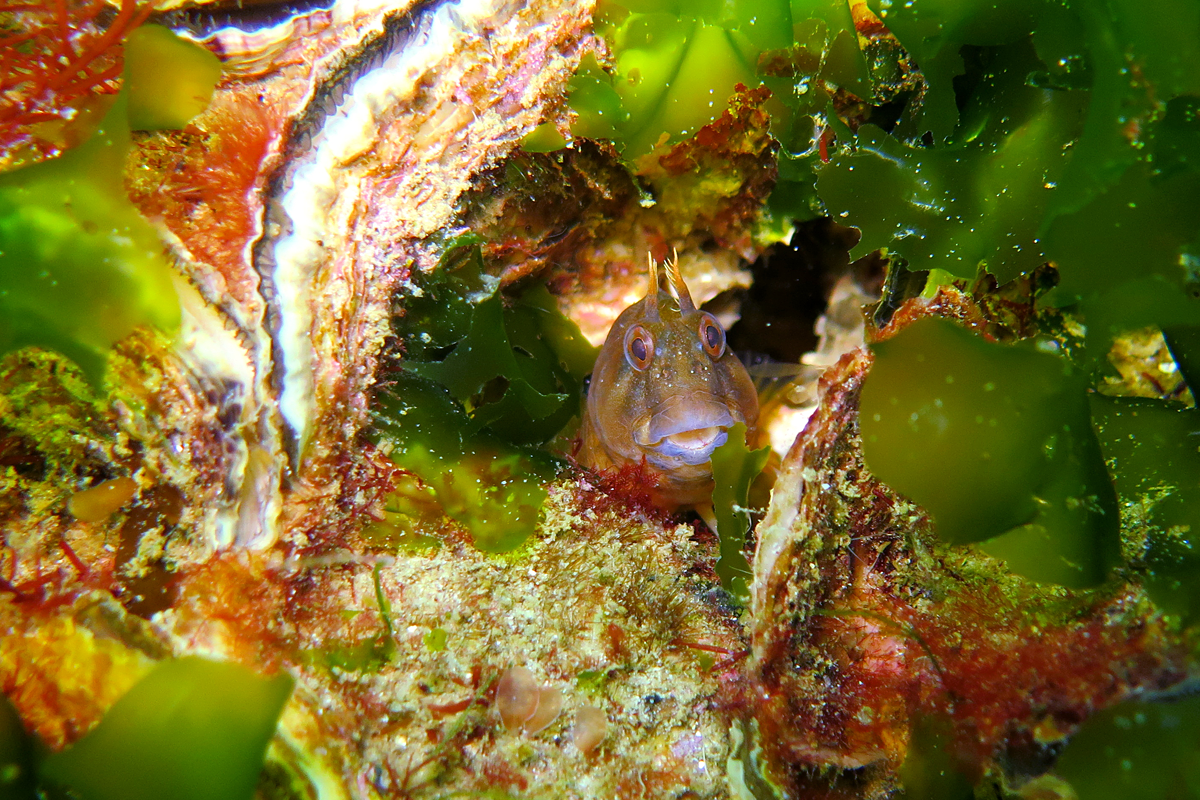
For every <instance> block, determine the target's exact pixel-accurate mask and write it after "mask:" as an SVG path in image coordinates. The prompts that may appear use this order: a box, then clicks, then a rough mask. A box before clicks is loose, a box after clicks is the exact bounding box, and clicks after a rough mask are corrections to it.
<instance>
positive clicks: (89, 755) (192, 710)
mask: <svg viewBox="0 0 1200 800" xmlns="http://www.w3.org/2000/svg"><path fill="white" fill-rule="evenodd" d="M291 692H292V679H291V678H290V677H288V676H287V675H282V674H281V675H278V676H276V677H274V678H262V677H259V676H258V675H255V674H254V673H253V672H251V671H249V670H248V669H246V668H245V667H243V666H240V665H238V664H232V663H223V662H217V661H210V660H207V659H204V658H197V657H186V658H180V659H176V660H173V661H165V662H163V663H161V664H159V665H158V666H157V667H156V668H155V669H154V670H153V671H152V672H151V673H150V674H149V675H147V676H146V677H145V678H143V679H142V680H141V681H139V682H138V683H137V684H136V685H135V686H134V687H133V688H132V689H130V690H129V692H128V693H127V694H125V695H124V696H123V697H122V698H121V699H120V700H118V701H117V702H116V703H115V704H114V705H113V707H112V708H111V709H109V711H108V713H107V714H105V715H104V718H103V719H102V720H101V721H100V724H99V725H98V726H97V727H96V728H95V729H94V730H92V731H91V732H90V733H89V734H88V735H87V736H85V737H84V738H83V739H80V740H79V741H78V742H76V743H75V744H74V745H72V746H71V747H69V748H67V749H66V750H64V751H62V752H61V753H56V754H54V755H51V756H49V757H48V758H47V759H46V761H45V762H44V763H43V765H42V770H41V772H42V775H43V777H44V778H45V779H47V780H49V781H51V782H53V783H56V784H60V785H65V786H69V787H71V789H73V790H74V791H76V792H78V793H79V795H80V796H81V797H83V798H84V800H158V798H163V797H172V798H176V799H177V800H248V799H249V798H250V797H251V796H252V795H253V793H254V787H255V784H256V783H257V781H258V776H259V773H260V772H261V770H262V765H263V758H264V756H265V755H266V751H267V745H268V743H269V742H270V740H271V737H272V736H273V735H274V733H275V726H276V723H277V722H278V720H279V715H280V713H281V712H282V710H283V705H284V703H285V702H287V699H288V696H289V695H290V694H291Z"/></svg>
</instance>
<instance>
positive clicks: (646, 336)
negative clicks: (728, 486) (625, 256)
mask: <svg viewBox="0 0 1200 800" xmlns="http://www.w3.org/2000/svg"><path fill="white" fill-rule="evenodd" d="M664 272H665V275H666V278H667V287H668V289H669V291H668V290H667V289H664V288H663V284H662V274H663V273H664ZM757 421H758V395H757V393H756V392H755V388H754V384H753V382H752V381H751V379H750V376H749V375H748V374H747V372H746V368H745V367H744V366H742V362H741V361H739V360H738V358H737V356H735V355H734V354H733V353H732V352H731V351H730V350H729V347H728V346H727V344H726V341H725V330H724V328H722V327H721V323H719V322H718V321H717V319H716V317H714V316H713V315H712V314H709V313H708V312H706V311H701V310H700V309H698V308H696V305H695V303H694V302H693V301H692V296H691V293H690V292H689V291H688V288H687V285H686V284H685V283H684V282H683V278H682V277H680V274H679V264H678V260H677V259H675V260H671V261H668V262H666V264H665V265H659V264H657V263H655V262H654V260H653V259H651V260H650V286H649V291H648V292H647V293H646V296H645V297H643V298H642V299H641V300H639V301H638V302H636V303H634V304H633V305H631V306H630V307H629V308H627V309H625V310H624V311H623V312H621V315H620V316H619V317H617V320H616V322H614V323H613V326H612V329H611V330H609V332H608V337H607V338H606V339H605V340H604V345H603V347H601V348H600V354H599V356H598V357H597V358H596V367H595V369H594V370H593V372H592V381H591V385H590V386H589V388H588V395H587V408H586V411H585V413H584V417H583V425H582V428H581V436H582V439H583V445H582V449H581V451H580V460H581V462H582V463H583V464H585V465H586V466H590V467H594V468H596V469H606V468H609V467H614V466H616V467H620V466H625V465H628V464H637V463H644V464H645V465H646V467H647V468H649V470H650V471H651V472H652V473H653V474H654V475H655V476H656V477H657V478H658V485H657V487H656V490H655V494H654V499H655V501H656V502H657V503H658V504H659V505H661V506H662V507H663V508H665V509H667V510H669V511H676V510H679V509H683V508H693V507H703V506H707V505H708V504H710V503H711V501H712V491H713V473H712V461H711V459H712V453H713V451H714V450H715V449H717V448H718V447H720V446H721V445H722V444H724V443H725V442H726V440H727V439H728V438H729V430H730V429H731V428H733V426H734V425H736V424H738V423H739V422H741V423H745V425H746V429H747V434H748V435H749V434H750V433H752V432H753V430H754V427H755V424H756V423H757Z"/></svg>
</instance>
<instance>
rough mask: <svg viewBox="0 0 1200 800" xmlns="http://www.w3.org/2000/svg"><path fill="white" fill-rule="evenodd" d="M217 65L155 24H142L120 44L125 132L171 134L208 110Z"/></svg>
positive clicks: (208, 54) (200, 50)
mask: <svg viewBox="0 0 1200 800" xmlns="http://www.w3.org/2000/svg"><path fill="white" fill-rule="evenodd" d="M220 77H221V61H220V59H218V58H217V57H216V56H215V55H213V54H212V53H211V52H209V51H208V50H206V49H205V48H203V47H201V46H200V45H198V44H196V43H195V42H189V41H187V40H185V39H181V38H179V37H178V36H176V35H175V34H174V33H172V32H171V31H170V30H168V29H167V28H164V27H162V26H161V25H142V26H141V27H139V28H138V29H136V30H135V31H133V32H132V33H130V34H129V36H128V37H127V38H126V40H125V87H126V90H127V91H128V93H129V127H130V129H131V130H135V131H155V130H177V129H179V128H182V127H184V126H185V125H187V124H188V123H189V122H191V121H192V119H193V118H194V117H195V116H196V115H197V114H199V113H200V112H201V111H203V110H204V109H205V108H206V107H207V106H208V101H209V100H210V99H211V98H212V93H213V89H214V88H215V87H216V85H217V81H218V80H219V79H220Z"/></svg>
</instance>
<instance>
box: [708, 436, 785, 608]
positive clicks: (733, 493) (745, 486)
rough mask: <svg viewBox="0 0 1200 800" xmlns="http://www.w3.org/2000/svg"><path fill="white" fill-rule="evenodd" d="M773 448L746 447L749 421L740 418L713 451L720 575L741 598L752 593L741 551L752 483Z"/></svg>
mask: <svg viewBox="0 0 1200 800" xmlns="http://www.w3.org/2000/svg"><path fill="white" fill-rule="evenodd" d="M770 452H771V448H769V447H763V448H760V449H758V450H751V449H750V448H749V447H747V446H746V425H745V424H744V423H740V422H739V423H738V424H737V425H735V426H733V428H732V429H731V430H730V431H729V438H728V439H727V440H726V442H725V444H723V445H721V446H720V447H718V448H717V449H716V450H714V451H713V455H712V468H713V481H714V488H713V513H714V515H715V516H716V519H717V536H718V537H719V538H720V540H721V555H720V557H719V558H718V559H717V575H718V576H720V578H721V585H722V586H724V587H725V589H726V591H728V592H729V593H730V594H731V595H733V596H734V597H735V598H737V599H738V600H739V601H741V602H746V601H747V600H748V599H749V597H750V591H749V579H750V575H751V571H750V564H749V562H748V561H747V560H746V556H745V554H744V553H743V552H742V548H743V547H745V546H746V534H747V533H748V532H749V530H750V514H749V512H748V511H747V510H746V505H747V503H748V502H749V497H750V484H751V483H753V481H754V479H755V478H756V477H758V474H759V473H760V472H762V471H763V467H764V466H766V463H767V457H768V456H769V455H770Z"/></svg>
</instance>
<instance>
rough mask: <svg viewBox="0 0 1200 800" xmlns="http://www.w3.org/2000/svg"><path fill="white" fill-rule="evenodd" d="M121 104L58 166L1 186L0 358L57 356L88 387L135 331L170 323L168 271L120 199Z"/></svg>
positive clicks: (153, 236)
mask: <svg viewBox="0 0 1200 800" xmlns="http://www.w3.org/2000/svg"><path fill="white" fill-rule="evenodd" d="M129 146H130V140H129V130H128V128H127V127H126V125H125V95H124V94H121V95H118V99H117V101H116V103H115V104H114V105H113V106H112V107H111V108H110V109H109V112H108V114H107V115H106V116H105V118H104V121H103V122H102V123H101V125H100V128H99V130H97V131H96V133H95V134H94V135H93V136H92V138H91V139H89V140H88V141H87V142H86V143H85V144H83V145H82V146H80V147H78V148H76V149H74V150H70V151H68V152H67V153H65V154H64V155H62V156H61V157H59V158H57V159H53V160H50V161H43V162H41V163H38V164H34V165H31V166H27V167H24V168H22V169H19V170H16V171H15V172H11V173H8V174H6V175H3V176H0V353H3V352H7V351H10V350H14V349H17V348H20V347H24V346H27V345H40V346H43V347H48V348H51V349H54V350H58V351H59V352H61V353H63V354H64V355H66V356H68V357H70V358H71V359H73V360H74V361H76V363H78V364H79V365H80V367H82V368H83V370H84V372H85V374H87V376H88V378H89V379H90V380H92V381H93V382H97V381H98V380H99V378H100V376H101V374H102V373H103V369H104V360H105V356H106V353H107V351H108V349H109V347H111V346H112V344H113V343H114V342H116V341H118V340H120V339H122V338H124V337H125V336H127V335H128V334H129V333H130V332H131V331H132V330H133V329H134V328H136V327H137V326H139V325H145V324H152V325H157V326H159V327H161V328H165V329H170V328H172V327H174V326H175V325H176V324H177V323H178V320H179V301H178V298H177V297H176V294H175V289H174V286H173V284H172V280H173V271H172V269H171V267H170V266H169V264H168V263H167V260H166V258H165V257H164V252H163V245H162V242H161V241H160V239H159V237H158V234H157V232H156V231H155V230H154V228H153V227H152V226H151V225H150V224H149V223H148V222H147V221H146V220H145V219H143V218H142V216H141V215H140V214H139V213H138V211H137V209H135V208H134V207H133V205H132V204H131V203H130V202H129V200H128V199H127V197H126V195H125V190H124V185H123V177H124V166H125V154H126V152H127V151H128V149H129Z"/></svg>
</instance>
